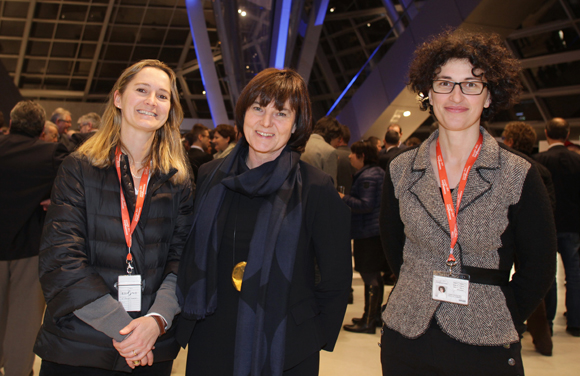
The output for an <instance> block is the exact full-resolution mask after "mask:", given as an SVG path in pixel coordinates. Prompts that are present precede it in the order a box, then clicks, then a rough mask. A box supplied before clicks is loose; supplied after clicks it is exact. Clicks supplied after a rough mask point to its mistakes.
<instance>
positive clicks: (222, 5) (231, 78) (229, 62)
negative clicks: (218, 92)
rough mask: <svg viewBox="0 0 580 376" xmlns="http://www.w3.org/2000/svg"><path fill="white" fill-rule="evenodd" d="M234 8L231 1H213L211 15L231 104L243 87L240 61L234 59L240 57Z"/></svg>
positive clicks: (235, 100)
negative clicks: (212, 15)
mask: <svg viewBox="0 0 580 376" xmlns="http://www.w3.org/2000/svg"><path fill="white" fill-rule="evenodd" d="M234 8H235V4H234V2H232V1H225V2H224V1H223V0H214V1H213V11H214V12H213V13H214V18H215V21H216V26H217V32H218V37H219V39H220V47H221V52H222V58H223V63H224V68H225V71H226V78H227V83H228V88H229V90H228V91H229V93H230V100H231V102H232V104H235V103H236V102H237V101H238V97H239V95H240V92H241V87H242V86H243V83H242V82H241V80H240V79H241V78H242V77H243V74H242V70H241V65H240V61H241V59H239V58H238V59H236V58H235V57H239V56H241V55H242V51H241V49H240V43H239V33H238V30H239V27H238V22H237V21H238V17H237V16H238V13H237V12H235V10H234Z"/></svg>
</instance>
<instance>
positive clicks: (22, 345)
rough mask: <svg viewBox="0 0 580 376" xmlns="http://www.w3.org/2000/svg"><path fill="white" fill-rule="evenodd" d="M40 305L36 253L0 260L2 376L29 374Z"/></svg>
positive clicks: (41, 298) (39, 322)
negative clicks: (33, 255) (26, 256)
mask: <svg viewBox="0 0 580 376" xmlns="http://www.w3.org/2000/svg"><path fill="white" fill-rule="evenodd" d="M44 306H45V303H44V296H43V295H42V290H41V288H40V282H39V280H38V256H35V257H29V258H23V259H19V260H11V261H0V368H2V367H4V374H5V375H6V376H29V375H30V372H31V371H32V365H33V364H34V353H33V352H32V347H33V346H34V341H35V340H36V335H37V334H38V330H39V329H40V324H41V322H42V314H43V313H44Z"/></svg>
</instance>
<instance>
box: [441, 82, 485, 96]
mask: <svg viewBox="0 0 580 376" xmlns="http://www.w3.org/2000/svg"><path fill="white" fill-rule="evenodd" d="M455 85H459V87H460V88H461V92H462V93H463V94H465V95H480V94H481V93H483V89H484V88H485V87H486V86H487V82H482V81H466V82H453V81H446V80H433V86H432V88H433V92H435V93H437V94H450V93H451V92H452V91H453V89H455Z"/></svg>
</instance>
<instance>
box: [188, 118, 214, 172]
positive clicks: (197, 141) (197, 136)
mask: <svg viewBox="0 0 580 376" xmlns="http://www.w3.org/2000/svg"><path fill="white" fill-rule="evenodd" d="M185 139H186V140H187V141H188V142H189V144H190V145H191V146H190V148H189V150H188V151H187V156H188V157H189V163H190V164H191V170H192V171H193V179H194V182H197V171H198V170H199V166H201V165H202V164H204V163H207V162H209V161H211V160H213V157H212V155H211V154H208V153H206V150H207V149H209V142H210V141H209V140H210V139H209V129H207V127H206V126H205V125H202V124H195V125H194V126H193V128H191V131H190V132H189V133H187V134H186V135H185Z"/></svg>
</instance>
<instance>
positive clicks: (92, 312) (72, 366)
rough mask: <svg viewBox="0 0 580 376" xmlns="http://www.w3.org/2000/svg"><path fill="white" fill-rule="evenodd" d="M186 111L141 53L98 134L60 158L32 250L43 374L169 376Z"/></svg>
mask: <svg viewBox="0 0 580 376" xmlns="http://www.w3.org/2000/svg"><path fill="white" fill-rule="evenodd" d="M182 118H183V112H182V109H181V105H180V104H179V96H178V92H177V87H176V82H175V74H174V73H173V71H172V70H171V69H170V68H169V67H168V66H167V65H165V64H163V63H161V62H160V61H157V60H143V61H140V62H139V63H136V64H134V65H133V66H131V67H129V68H127V69H126V70H125V71H124V72H123V73H122V74H121V77H120V78H119V79H118V80H117V82H116V83H115V85H114V87H113V89H112V90H111V94H110V96H109V100H108V103H107V105H106V109H105V112H104V114H103V121H102V126H101V128H100V129H99V131H98V132H97V133H96V134H95V135H94V136H93V137H92V138H90V139H89V140H88V141H87V142H86V143H85V144H83V145H82V146H81V147H80V148H79V149H78V150H77V151H76V152H75V153H73V154H72V155H71V156H70V157H68V158H67V159H66V160H65V161H64V162H63V164H62V166H61V169H60V171H59V174H58V176H57V178H56V180H55V183H54V188H53V191H52V198H51V200H52V205H51V206H50V208H49V210H48V213H47V217H46V222H45V226H44V233H43V239H42V244H41V249H40V282H41V285H42V288H43V292H44V296H45V299H46V303H47V310H46V313H45V317H44V323H43V326H42V328H41V330H40V333H39V335H38V339H37V342H36V345H35V352H36V354H38V355H39V356H40V357H41V358H42V359H43V362H42V368H41V371H40V374H41V375H69V374H70V375H72V374H75V375H76V374H79V373H80V372H82V373H84V374H87V375H113V374H117V372H119V371H123V372H132V374H137V375H170V374H171V367H172V364H173V359H175V356H176V355H177V353H178V351H179V347H178V345H177V343H176V341H175V338H174V328H173V326H172V322H173V320H174V317H175V315H176V314H178V313H179V305H178V303H177V298H176V295H175V282H176V279H177V270H178V264H179V259H180V256H181V251H182V248H183V244H184V243H185V239H186V237H187V234H188V232H189V227H190V226H191V212H192V187H191V184H190V179H189V172H188V168H187V165H186V160H185V155H184V151H183V147H182V146H181V141H180V134H179V125H180V123H181V120H182ZM143 366H146V367H143Z"/></svg>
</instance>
